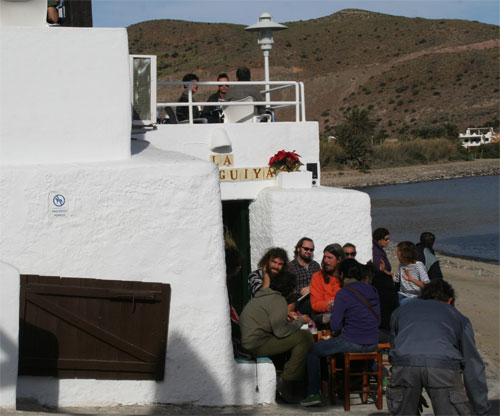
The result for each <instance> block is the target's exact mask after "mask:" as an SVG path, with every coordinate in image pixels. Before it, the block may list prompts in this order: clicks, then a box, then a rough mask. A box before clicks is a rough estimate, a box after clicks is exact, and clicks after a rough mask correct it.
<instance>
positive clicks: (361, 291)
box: [300, 259, 380, 406]
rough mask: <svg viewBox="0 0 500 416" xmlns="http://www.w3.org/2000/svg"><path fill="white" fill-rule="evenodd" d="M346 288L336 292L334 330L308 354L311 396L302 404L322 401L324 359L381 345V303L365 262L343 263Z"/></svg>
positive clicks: (368, 349) (307, 404)
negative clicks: (329, 336)
mask: <svg viewBox="0 0 500 416" xmlns="http://www.w3.org/2000/svg"><path fill="white" fill-rule="evenodd" d="M339 272H340V274H341V276H342V278H343V282H344V288H343V289H341V290H340V291H339V292H338V293H337V295H336V296H335V303H334V305H333V310H332V314H331V319H330V328H331V330H332V334H334V333H336V334H339V333H340V332H341V331H342V333H341V334H340V335H337V336H333V337H332V338H330V339H326V340H323V341H320V342H317V343H316V344H314V345H313V347H312V349H311V351H310V352H309V355H308V357H307V376H308V386H307V393H308V396H307V397H306V398H305V399H304V400H303V401H302V402H300V404H301V405H302V406H315V405H317V404H321V397H320V388H321V380H320V377H321V374H320V359H321V357H327V356H329V355H334V354H337V353H340V352H371V351H375V350H376V349H377V342H378V321H379V316H380V304H379V300H378V295H377V291H376V289H375V288H374V287H373V286H371V285H369V284H368V283H367V281H368V277H367V276H366V270H365V267H364V266H363V265H361V264H360V263H358V262H357V261H356V260H354V259H346V260H344V261H343V262H342V263H341V264H340V268H339Z"/></svg>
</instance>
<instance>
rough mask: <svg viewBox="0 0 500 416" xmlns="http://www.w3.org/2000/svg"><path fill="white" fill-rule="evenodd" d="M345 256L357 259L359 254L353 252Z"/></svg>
mask: <svg viewBox="0 0 500 416" xmlns="http://www.w3.org/2000/svg"><path fill="white" fill-rule="evenodd" d="M344 254H345V256H346V257H356V254H357V253H356V252H355V251H353V252H351V253H344Z"/></svg>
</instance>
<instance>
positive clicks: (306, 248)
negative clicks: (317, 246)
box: [301, 247, 314, 253]
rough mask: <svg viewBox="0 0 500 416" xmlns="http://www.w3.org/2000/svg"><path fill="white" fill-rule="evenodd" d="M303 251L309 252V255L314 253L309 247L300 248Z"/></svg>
mask: <svg viewBox="0 0 500 416" xmlns="http://www.w3.org/2000/svg"><path fill="white" fill-rule="evenodd" d="M301 248H302V249H303V250H305V251H310V252H311V253H312V252H313V251H314V249H313V248H309V247H301Z"/></svg>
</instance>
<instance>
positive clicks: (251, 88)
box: [226, 66, 266, 114]
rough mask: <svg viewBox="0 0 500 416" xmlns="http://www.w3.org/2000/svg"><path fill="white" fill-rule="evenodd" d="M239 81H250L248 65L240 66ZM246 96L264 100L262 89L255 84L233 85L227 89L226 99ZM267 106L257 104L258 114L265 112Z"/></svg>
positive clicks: (237, 76) (239, 98)
mask: <svg viewBox="0 0 500 416" xmlns="http://www.w3.org/2000/svg"><path fill="white" fill-rule="evenodd" d="M236 78H237V79H238V81H250V70H249V69H248V68H247V67H246V66H242V67H239V68H238V70H237V71H236ZM246 97H252V98H253V100H254V101H263V99H262V94H261V93H260V90H259V89H258V88H257V87H256V86H255V85H233V86H232V87H230V88H229V89H228V90H227V94H226V101H236V100H242V99H243V98H246ZM265 110H266V108H265V106H263V105H256V106H255V110H254V111H255V112H256V114H264V113H265Z"/></svg>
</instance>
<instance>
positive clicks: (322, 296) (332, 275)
mask: <svg viewBox="0 0 500 416" xmlns="http://www.w3.org/2000/svg"><path fill="white" fill-rule="evenodd" d="M344 257H345V255H344V250H343V249H342V246H341V245H340V244H336V243H334V244H329V245H327V246H326V247H325V249H324V250H323V260H322V262H321V270H319V271H317V272H316V273H314V274H313V276H312V278H311V284H310V292H311V306H312V309H313V311H314V312H315V321H316V322H317V323H318V321H319V323H323V324H325V323H328V318H329V317H330V314H329V313H326V314H325V312H329V311H330V310H331V309H332V308H333V303H334V299H335V295H336V294H337V292H338V291H339V290H340V289H341V285H340V276H339V275H338V269H339V266H340V262H341V261H342V260H344Z"/></svg>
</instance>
